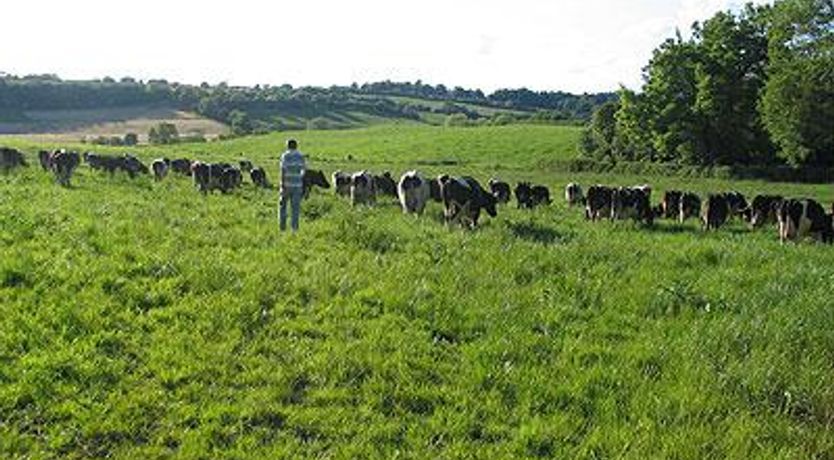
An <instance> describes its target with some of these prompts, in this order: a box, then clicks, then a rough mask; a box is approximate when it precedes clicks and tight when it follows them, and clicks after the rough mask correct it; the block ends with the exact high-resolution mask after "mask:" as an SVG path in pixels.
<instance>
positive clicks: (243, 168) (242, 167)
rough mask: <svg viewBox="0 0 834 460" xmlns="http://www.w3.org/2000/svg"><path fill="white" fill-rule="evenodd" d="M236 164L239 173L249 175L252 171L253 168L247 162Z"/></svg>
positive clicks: (242, 161) (250, 163)
mask: <svg viewBox="0 0 834 460" xmlns="http://www.w3.org/2000/svg"><path fill="white" fill-rule="evenodd" d="M237 163H238V165H240V171H241V173H246V174H249V173H251V172H252V169H253V168H254V166H252V162H251V161H249V160H240V161H238V162H237Z"/></svg>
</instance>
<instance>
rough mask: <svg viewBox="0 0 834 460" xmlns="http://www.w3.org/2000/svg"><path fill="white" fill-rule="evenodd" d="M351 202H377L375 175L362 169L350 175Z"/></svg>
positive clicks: (369, 203) (368, 203)
mask: <svg viewBox="0 0 834 460" xmlns="http://www.w3.org/2000/svg"><path fill="white" fill-rule="evenodd" d="M350 203H351V204H352V205H353V206H356V205H359V204H365V205H369V206H371V205H373V204H375V203H376V189H375V188H374V177H373V175H372V174H371V173H369V172H368V171H360V172H357V173H353V175H352V176H350Z"/></svg>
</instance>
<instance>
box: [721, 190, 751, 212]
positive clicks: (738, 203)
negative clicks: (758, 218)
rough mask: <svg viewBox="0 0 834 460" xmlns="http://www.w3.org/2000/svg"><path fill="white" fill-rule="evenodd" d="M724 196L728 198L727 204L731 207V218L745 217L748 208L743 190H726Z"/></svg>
mask: <svg viewBox="0 0 834 460" xmlns="http://www.w3.org/2000/svg"><path fill="white" fill-rule="evenodd" d="M724 196H725V197H726V198H727V205H728V206H729V207H730V218H732V217H740V218H743V217H744V211H745V209H747V199H746V198H744V195H742V194H741V192H737V191H731V192H726V193H725V194H724Z"/></svg>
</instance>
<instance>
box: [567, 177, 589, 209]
mask: <svg viewBox="0 0 834 460" xmlns="http://www.w3.org/2000/svg"><path fill="white" fill-rule="evenodd" d="M565 201H567V202H568V206H570V207H573V206H574V205H579V204H584V203H585V196H584V195H582V187H581V186H580V185H579V184H577V183H576V182H571V183H570V184H568V185H566V186H565Z"/></svg>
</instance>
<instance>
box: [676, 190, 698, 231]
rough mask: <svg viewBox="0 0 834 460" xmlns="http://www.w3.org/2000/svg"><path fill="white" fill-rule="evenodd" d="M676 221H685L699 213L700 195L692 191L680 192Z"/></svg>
mask: <svg viewBox="0 0 834 460" xmlns="http://www.w3.org/2000/svg"><path fill="white" fill-rule="evenodd" d="M677 214H678V222H680V223H681V224H682V223H684V222H686V219H689V218H690V217H695V218H697V217H698V216H699V215H700V214H701V197H699V196H698V195H696V194H694V193H692V192H682V193H681V196H680V199H679V200H678V213H677Z"/></svg>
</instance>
